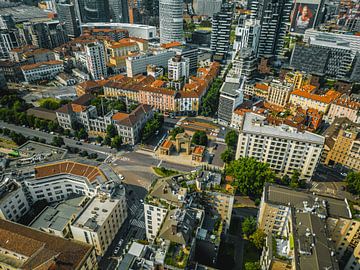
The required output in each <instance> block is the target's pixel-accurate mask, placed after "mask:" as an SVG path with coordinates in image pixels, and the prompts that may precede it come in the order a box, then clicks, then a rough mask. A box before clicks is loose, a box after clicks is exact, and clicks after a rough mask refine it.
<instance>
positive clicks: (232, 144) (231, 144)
mask: <svg viewBox="0 0 360 270" xmlns="http://www.w3.org/2000/svg"><path fill="white" fill-rule="evenodd" d="M237 141H238V135H237V133H236V131H235V130H230V131H229V132H228V133H226V136H225V142H226V144H227V147H228V148H232V149H236V145H237Z"/></svg>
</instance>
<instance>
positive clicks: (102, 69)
mask: <svg viewBox="0 0 360 270" xmlns="http://www.w3.org/2000/svg"><path fill="white" fill-rule="evenodd" d="M85 53H86V68H87V70H88V72H89V73H90V74H91V78H92V79H93V80H100V79H104V78H106V77H107V66H106V56H105V47H104V44H103V43H101V42H94V43H89V44H86V47H85Z"/></svg>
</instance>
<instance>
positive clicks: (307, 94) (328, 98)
mask: <svg viewBox="0 0 360 270" xmlns="http://www.w3.org/2000/svg"><path fill="white" fill-rule="evenodd" d="M291 95H295V96H299V97H303V98H306V99H312V100H316V101H319V102H322V103H327V104H330V103H331V102H332V101H334V100H335V99H337V98H338V97H340V96H341V93H340V92H337V91H335V90H329V91H327V92H326V93H325V94H324V95H317V94H314V93H312V92H311V91H308V90H306V89H304V88H303V89H296V90H294V91H292V92H291Z"/></svg>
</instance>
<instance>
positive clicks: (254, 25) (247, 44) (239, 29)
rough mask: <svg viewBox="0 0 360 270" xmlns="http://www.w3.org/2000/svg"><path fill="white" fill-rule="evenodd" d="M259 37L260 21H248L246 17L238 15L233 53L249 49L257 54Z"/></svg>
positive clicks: (248, 18)
mask: <svg viewBox="0 0 360 270" xmlns="http://www.w3.org/2000/svg"><path fill="white" fill-rule="evenodd" d="M259 37H260V21H259V20H256V19H250V17H249V16H247V15H240V16H239V21H238V25H237V26H236V28H235V40H234V45H233V50H234V51H239V50H240V49H242V48H251V49H252V50H253V51H254V52H255V54H257V50H258V44H259Z"/></svg>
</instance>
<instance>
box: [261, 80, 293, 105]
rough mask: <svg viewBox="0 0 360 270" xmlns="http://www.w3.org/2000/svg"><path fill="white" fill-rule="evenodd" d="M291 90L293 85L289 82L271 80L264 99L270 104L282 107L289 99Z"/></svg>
mask: <svg viewBox="0 0 360 270" xmlns="http://www.w3.org/2000/svg"><path fill="white" fill-rule="evenodd" d="M292 90H293V86H292V85H291V84H288V83H286V82H280V81H276V80H273V81H272V82H271V83H270V87H269V92H268V97H267V98H266V101H267V102H269V103H271V104H274V105H277V106H281V107H284V106H285V105H286V104H287V103H288V101H289V98H290V93H291V91H292Z"/></svg>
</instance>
